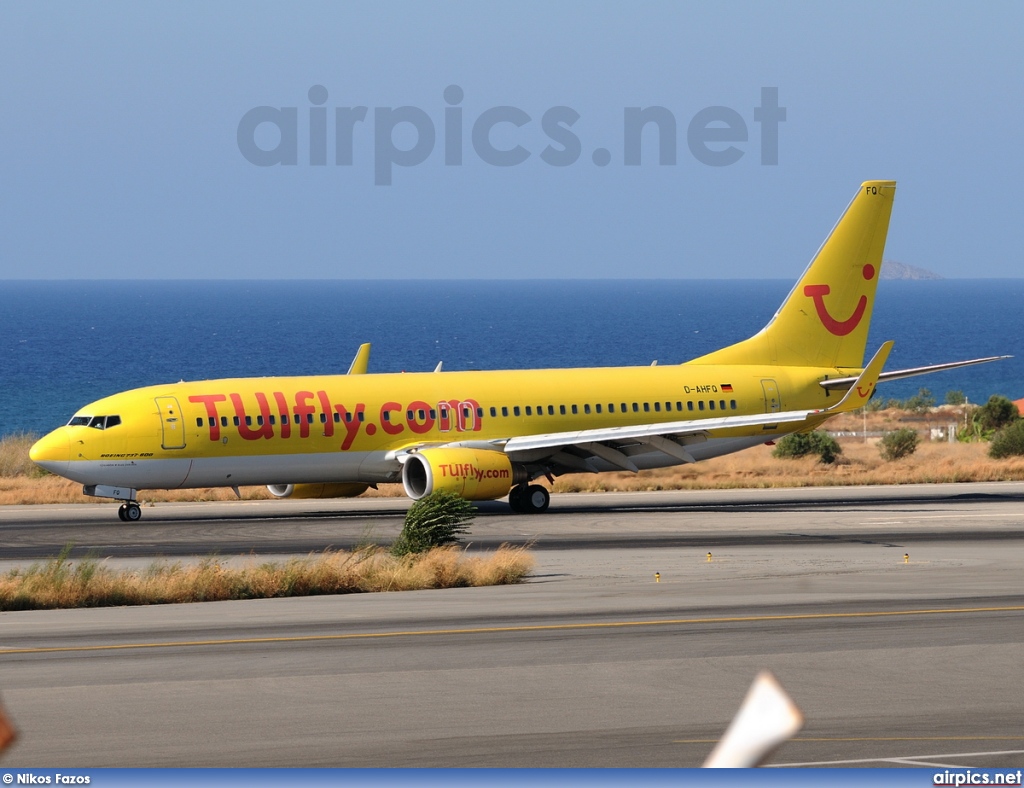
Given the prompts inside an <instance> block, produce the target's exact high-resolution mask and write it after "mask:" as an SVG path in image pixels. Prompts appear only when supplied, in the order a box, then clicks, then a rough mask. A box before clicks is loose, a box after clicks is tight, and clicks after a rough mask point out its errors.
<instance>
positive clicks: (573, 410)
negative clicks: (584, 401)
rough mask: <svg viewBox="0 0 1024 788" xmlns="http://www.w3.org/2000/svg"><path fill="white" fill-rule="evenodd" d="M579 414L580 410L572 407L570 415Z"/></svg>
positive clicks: (574, 406)
mask: <svg viewBox="0 0 1024 788" xmlns="http://www.w3.org/2000/svg"><path fill="white" fill-rule="evenodd" d="M579 412H580V409H579V408H578V407H577V406H576V405H573V406H572V415H573V416H575V415H576V414H577V413H579Z"/></svg>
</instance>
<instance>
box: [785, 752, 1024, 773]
mask: <svg viewBox="0 0 1024 788" xmlns="http://www.w3.org/2000/svg"><path fill="white" fill-rule="evenodd" d="M1021 753H1024V750H997V751H995V752H950V753H938V754H933V755H901V756H895V757H889V758H887V757H885V756H882V757H879V758H857V759H852V760H843V761H807V762H806V763H788V762H787V763H769V764H765V765H766V766H768V767H770V768H775V769H788V768H791V767H797V766H800V767H805V766H842V765H843V764H850V763H906V764H911V765H914V766H928V765H931V766H935V767H938V768H946V769H970V768H974V767H970V766H957V765H954V764H937V763H931V764H929V763H927V760H931V759H932V758H991V757H992V756H993V755H1020V754H1021ZM926 759H927V760H926Z"/></svg>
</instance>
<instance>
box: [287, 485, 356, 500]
mask: <svg viewBox="0 0 1024 788" xmlns="http://www.w3.org/2000/svg"><path fill="white" fill-rule="evenodd" d="M369 486H370V485H368V484H361V483H357V482H351V483H344V484H342V483H338V484H268V485H267V489H268V490H270V494H271V495H273V496H274V497H275V498H355V497H356V496H357V495H362V494H363V493H364V492H366V489H367V488H368V487H369Z"/></svg>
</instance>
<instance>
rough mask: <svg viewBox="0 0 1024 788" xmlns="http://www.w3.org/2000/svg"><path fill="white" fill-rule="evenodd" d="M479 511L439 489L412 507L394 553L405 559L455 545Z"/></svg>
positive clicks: (468, 503) (393, 548) (467, 502)
mask: <svg viewBox="0 0 1024 788" xmlns="http://www.w3.org/2000/svg"><path fill="white" fill-rule="evenodd" d="M475 512H476V510H475V509H474V508H473V504H471V503H470V502H469V501H467V500H466V499H465V498H460V497H459V496H458V495H456V494H455V493H450V492H446V491H444V490H437V491H435V492H432V493H430V495H425V496H424V497H422V498H420V499H419V500H418V501H416V503H414V504H413V505H412V506H411V507H409V511H408V513H407V514H406V515H405V524H404V525H403V526H402V533H400V534H399V535H398V539H397V540H395V543H394V544H393V545H392V546H391V552H392V553H394V554H395V555H399V556H401V555H408V554H409V553H424V552H426V551H427V550H430V549H432V548H434V547H443V546H444V545H447V544H455V543H456V542H458V541H459V537H460V536H461V535H462V534H464V533H466V532H467V531H468V530H469V523H470V522H471V521H472V519H473V516H474V514H475Z"/></svg>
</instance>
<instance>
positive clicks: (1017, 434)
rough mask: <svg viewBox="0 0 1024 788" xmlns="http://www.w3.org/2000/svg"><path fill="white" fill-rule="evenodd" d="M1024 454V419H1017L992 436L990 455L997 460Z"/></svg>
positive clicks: (989, 448)
mask: <svg viewBox="0 0 1024 788" xmlns="http://www.w3.org/2000/svg"><path fill="white" fill-rule="evenodd" d="M1021 455H1024V419H1017V421H1015V422H1013V423H1012V424H1010V425H1008V426H1006V427H1003V428H1002V429H1001V430H999V431H998V432H997V433H996V434H995V435H993V436H992V445H991V446H989V447H988V456H989V457H992V458H993V459H996V460H1001V459H1003V458H1004V457H1019V456H1021Z"/></svg>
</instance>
